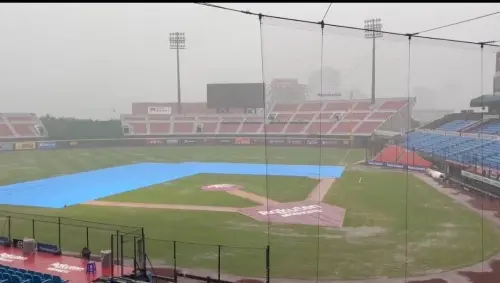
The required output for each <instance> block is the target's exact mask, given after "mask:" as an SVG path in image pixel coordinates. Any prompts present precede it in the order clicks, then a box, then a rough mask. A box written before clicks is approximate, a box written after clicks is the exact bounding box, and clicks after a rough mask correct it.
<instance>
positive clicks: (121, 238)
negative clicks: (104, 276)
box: [120, 235, 123, 276]
mask: <svg viewBox="0 0 500 283" xmlns="http://www.w3.org/2000/svg"><path fill="white" fill-rule="evenodd" d="M120 270H121V274H120V276H123V235H120Z"/></svg>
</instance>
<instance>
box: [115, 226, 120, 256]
mask: <svg viewBox="0 0 500 283" xmlns="http://www.w3.org/2000/svg"><path fill="white" fill-rule="evenodd" d="M119 238H120V231H119V230H116V263H117V264H120V252H119V250H120V247H119V245H120V243H119Z"/></svg>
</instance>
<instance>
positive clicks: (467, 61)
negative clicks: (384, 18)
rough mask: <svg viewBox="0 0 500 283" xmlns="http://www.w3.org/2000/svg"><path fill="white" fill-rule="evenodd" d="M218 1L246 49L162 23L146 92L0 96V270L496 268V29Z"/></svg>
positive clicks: (317, 277) (430, 274) (33, 277)
mask: <svg viewBox="0 0 500 283" xmlns="http://www.w3.org/2000/svg"><path fill="white" fill-rule="evenodd" d="M191 6H195V5H194V4H191ZM196 8H197V10H196V11H197V12H199V13H200V14H196V13H195V14H196V15H198V17H201V18H203V19H201V20H202V21H206V22H209V18H210V17H215V15H214V14H211V13H217V14H219V13H220V11H216V12H214V8H213V7H203V6H196ZM201 11H202V12H203V14H201V13H202V12H201ZM224 15H225V17H227V19H226V18H225V17H222V18H223V19H224V20H222V21H223V22H224V21H226V22H225V24H227V25H230V24H231V23H232V21H236V20H237V19H241V18H243V19H241V21H245V20H244V19H246V20H249V18H251V20H252V22H251V25H252V27H253V28H255V29H256V30H258V35H259V44H258V45H257V47H256V48H255V49H256V50H254V51H252V52H255V54H257V55H258V56H256V57H255V58H249V57H251V56H253V55H248V54H250V53H248V52H249V51H248V50H245V48H247V49H248V48H253V47H251V46H250V47H249V46H247V43H245V42H243V41H242V42H240V41H238V40H236V39H235V41H234V42H232V43H231V44H229V43H228V44H227V46H226V44H223V43H221V42H220V41H217V40H213V41H203V39H204V38H202V37H200V38H196V36H195V35H193V38H192V39H190V40H192V41H193V44H195V42H198V43H199V44H201V43H200V42H203V44H202V46H203V48H195V47H193V48H192V49H190V47H189V44H191V42H190V41H188V40H187V39H186V38H187V36H189V33H188V32H186V34H184V33H179V32H174V33H171V34H170V35H169V36H170V38H169V40H170V41H169V43H170V45H168V43H167V49H168V46H169V47H170V49H172V50H170V51H171V52H170V51H169V52H170V53H168V55H165V57H169V58H170V57H172V56H174V53H176V54H177V56H176V58H175V56H174V59H172V58H170V59H169V61H168V62H169V65H168V69H169V72H171V73H168V74H170V75H169V76H171V78H168V83H169V84H170V83H171V84H172V86H170V85H169V86H168V91H167V90H166V89H163V90H161V91H160V94H159V96H156V97H155V96H154V95H153V96H146V94H144V93H137V95H135V96H130V97H125V96H123V97H121V96H120V95H119V94H118V92H123V91H125V90H126V89H130V91H132V92H133V91H135V90H136V88H135V87H137V85H139V84H141V83H144V86H143V88H142V89H143V90H144V91H146V90H147V91H152V90H151V89H153V88H156V87H157V86H159V85H160V84H156V83H154V82H152V83H151V84H149V83H146V80H145V81H141V79H140V78H139V79H137V81H135V79H134V78H133V77H132V76H130V77H127V78H125V77H119V76H118V75H116V76H115V75H109V74H110V73H107V74H108V76H109V77H106V75H102V77H100V78H99V80H100V81H99V82H103V81H107V82H106V83H102V84H101V83H99V84H97V85H96V86H93V87H94V89H101V88H102V90H101V92H106V91H108V90H109V91H110V92H113V94H109V95H108V96H106V95H102V96H99V95H98V94H95V95H94V94H92V95H91V94H89V95H88V97H87V98H85V99H82V100H79V101H77V100H75V101H70V100H72V98H71V99H70V98H67V97H66V96H64V95H63V94H61V93H60V92H55V93H56V94H54V96H51V97H50V98H47V99H49V100H51V101H50V103H49V102H44V103H40V105H35V104H37V103H34V102H29V101H28V100H26V101H24V102H20V103H19V104H18V106H19V105H20V106H19V107H17V108H14V107H13V108H12V109H16V111H10V108H5V109H4V108H2V109H0V111H4V112H1V113H0V283H11V282H16V283H52V282H54V283H56V282H57V283H59V282H143V281H149V282H223V283H232V282H234V283H236V282H252V283H257V282H266V283H268V282H280V283H281V282H291V283H309V282H339V283H343V282H366V283H381V282H384V283H385V282H387V283H392V282H412V283H417V282H422V283H423V282H426V283H446V282H450V283H467V282H471V283H490V282H497V280H498V278H499V276H500V241H499V239H500V201H499V200H498V198H499V197H500V180H499V178H500V95H499V94H500V79H499V78H500V48H499V47H500V46H497V45H495V43H491V42H469V41H455V40H447V39H440V38H432V37H423V36H419V35H416V34H415V35H413V34H405V33H403V34H398V33H392V32H391V33H389V32H384V31H382V30H381V26H380V23H379V21H375V20H373V21H371V22H370V21H368V22H367V24H370V23H371V24H372V27H371V28H366V27H365V29H358V28H351V27H341V26H329V25H325V23H321V24H318V23H316V22H305V21H304V22H300V23H297V22H294V21H290V20H286V19H282V18H278V17H273V16H265V15H262V14H259V15H241V14H236V15H233V16H231V15H232V14H231V13H229V14H224ZM255 18H258V19H259V21H258V24H256V23H255ZM68 20H69V19H68ZM219 20H220V19H219ZM249 21H250V20H249ZM212 24H213V23H212ZM248 24H249V25H250V23H248ZM213 25H215V26H216V27H221V25H217V24H213ZM221 32H222V33H223V34H224V36H226V37H228V38H229V39H228V40H229V41H231V40H232V39H231V35H232V36H234V37H236V35H237V34H238V31H233V30H224V31H221ZM193 33H194V32H193ZM116 36H117V38H118V39H117V40H120V38H119V36H118V35H116ZM144 36H145V38H146V36H147V35H144ZM167 37H168V34H167ZM144 40H146V39H144ZM223 45H224V46H223ZM134 46H135V45H134ZM375 46H376V49H375ZM41 48H43V46H42V47H41ZM127 48H128V47H127ZM134 48H138V46H135V47H134ZM141 48H142V47H141ZM218 48H222V49H221V50H219V49H218ZM223 48H225V49H223ZM155 50H156V49H155ZM155 50H153V49H151V50H150V52H152V53H154V52H156V51H155ZM224 50H225V51H224ZM103 52H104V51H103ZM105 52H109V54H111V53H113V52H112V51H111V50H108V49H106V50H105ZM158 52H159V51H158ZM161 52H165V51H161ZM33 56H37V55H36V54H35V55H33ZM131 56H132V55H131ZM375 56H376V57H375ZM189 58H206V60H205V59H203V60H199V59H191V60H190V59H189ZM375 58H377V60H375ZM184 59H186V62H185V63H183V62H184V61H183V60H184ZM109 60H111V59H109ZM137 60H143V59H141V58H139V59H137ZM160 61H161V60H160ZM250 61H252V62H250ZM254 61H255V62H254ZM96 62H97V61H93V63H92V64H96V65H94V67H95V68H101V67H102V68H104V69H105V68H106V66H107V65H106V64H107V63H106V62H105V61H102V62H101V63H96ZM110 62H111V61H110ZM134 62H135V63H137V62H136V61H134ZM249 62H250V63H249ZM33 64H37V63H36V62H35V63H33ZM47 64H49V63H47ZM54 64H55V63H54ZM81 64H83V63H81ZM99 64H102V66H101V65H99ZM110 64H111V65H112V63H110ZM113 64H114V63H113ZM116 64H119V63H116ZM127 64H128V63H127ZM130 64H132V63H130ZM148 64H153V65H154V64H156V63H153V62H149V63H148ZM162 64H163V63H162ZM49 65H50V64H49ZM97 65H99V66H97ZM153 65H151V66H153ZM158 65H160V63H158ZM51 66H52V65H51ZM65 66H66V65H65ZM155 66H156V65H155ZM37 68H38V67H37V66H35V65H34V67H33V72H37V71H36V70H38V71H40V69H37ZM54 68H55V67H54ZM67 68H69V69H68V71H64V73H65V74H66V75H67V76H68V77H70V76H72V75H71V74H72V73H71V71H69V70H71V68H72V67H71V66H69V65H67ZM137 68H138V70H136V71H135V72H137V73H136V74H137V76H138V77H140V76H139V73H141V72H144V70H145V69H141V68H142V67H141V66H139V65H138V67H137ZM148 68H149V67H148ZM155 68H156V67H155ZM170 69H171V70H170ZM106 70H107V69H106ZM158 70H160V68H159V69H158ZM161 70H163V69H161ZM154 71H155V72H156V71H157V70H156V69H155V70H154ZM13 72H16V70H13ZM40 72H41V73H40V74H39V75H40V76H42V77H44V76H45V74H43V72H42V71H40ZM105 72H107V71H105ZM131 72H132V71H131ZM47 76H49V75H48V74H47ZM134 76H135V75H134ZM162 76H164V74H162ZM68 77H61V85H62V84H66V83H69V82H71V81H70V80H69V79H67V78H68ZM156 79H158V80H163V79H160V77H159V76H158V77H152V78H151V80H156ZM27 80H28V79H27ZM58 80H59V79H58ZM62 81H64V82H62ZM72 81H74V82H75V84H77V85H76V86H75V87H77V86H78V84H80V83H81V84H87V82H83V81H78V79H76V78H75V79H74V80H72ZM26 84H33V85H37V83H36V82H35V81H33V82H29V81H26ZM115 84H116V85H115ZM118 84H124V85H125V86H124V87H118V86H117V85H118ZM61 87H64V86H61ZM141 87H142V86H141ZM163 87H165V85H164V84H163ZM25 91H26V89H25V88H24V86H23V85H19V91H18V92H13V94H12V96H14V97H17V99H19V98H21V97H22V96H21V93H22V92H25ZM101 92H99V93H101ZM58 95H60V96H58ZM68 95H69V94H68ZM196 95H198V96H196ZM68 97H71V96H68ZM5 99H6V101H7V100H8V99H13V98H5ZM113 99H116V100H121V101H119V102H116V103H115V102H114V103H115V104H110V105H113V106H112V107H108V108H112V109H113V110H106V111H102V112H103V113H104V112H106V113H105V114H103V115H104V116H103V115H100V114H99V115H100V116H99V115H98V114H97V112H99V111H101V110H102V109H104V108H105V107H104V106H103V107H101V104H102V105H104V103H105V101H112V100H113ZM9 101H11V100H9ZM12 101H13V100H12ZM47 103H49V104H50V105H54V107H56V106H57V107H61V108H64V106H65V105H68V104H65V103H70V105H71V104H72V105H73V106H72V107H73V109H69V110H68V109H65V110H61V111H66V112H64V113H72V112H71V111H74V113H83V114H81V115H80V114H78V115H77V114H74V115H73V116H72V115H71V114H57V113H59V112H57V111H55V110H54V112H51V111H52V110H51V109H56V108H50V107H52V106H50V107H49V106H47V109H44V108H42V109H41V110H36V109H37V108H36V107H45V106H44V105H49V104H47ZM23 104H26V105H23ZM31 104H34V105H31ZM106 107H107V106H106ZM23 109H26V110H23ZM17 110H19V111H17ZM68 111H69V112H68ZM78 111H80V112H78ZM53 113H54V114H53ZM61 113H62V112H61ZM106 115H107V116H106ZM110 278H114V279H110ZM495 278H496V279H495ZM110 280H117V281H110ZM120 280H121V281H120ZM140 280H143V281H140Z"/></svg>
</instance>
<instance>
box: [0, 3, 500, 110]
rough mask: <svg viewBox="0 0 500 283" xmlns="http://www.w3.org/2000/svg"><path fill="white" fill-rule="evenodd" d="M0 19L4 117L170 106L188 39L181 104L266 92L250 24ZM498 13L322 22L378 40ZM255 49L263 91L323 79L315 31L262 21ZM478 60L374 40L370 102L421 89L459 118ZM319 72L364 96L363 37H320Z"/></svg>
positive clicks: (385, 15)
mask: <svg viewBox="0 0 500 283" xmlns="http://www.w3.org/2000/svg"><path fill="white" fill-rule="evenodd" d="M221 5H225V6H228V7H232V8H237V9H243V10H250V11H252V12H257V13H258V12H262V13H266V14H272V15H277V16H284V17H296V18H300V19H304V20H310V21H320V20H321V18H322V17H323V14H324V12H325V11H326V8H327V7H328V4H326V3H311V4H248V3H245V4H221ZM0 7H1V9H0V35H1V44H0V60H1V61H0V62H1V63H0V78H1V79H0V106H1V107H0V112H35V113H37V114H39V115H43V114H46V113H50V114H52V115H56V116H72V117H91V118H100V119H105V118H110V117H118V114H120V113H129V112H130V111H131V103H132V102H140V101H155V102H156V101H160V102H162V101H165V102H172V101H176V98H177V86H176V81H177V79H176V57H175V52H174V51H173V50H170V49H169V38H168V36H169V33H170V32H175V31H182V32H185V33H186V36H187V49H186V50H183V51H181V85H182V96H183V101H205V100H206V84H207V83H225V82H228V83H229V82H231V83H238V82H260V81H262V60H261V41H260V35H261V34H260V27H259V22H258V19H257V17H254V16H247V15H242V14H235V13H230V12H226V11H221V10H216V9H213V8H208V7H201V6H197V5H194V4H166V3H165V4H0ZM495 11H500V4H494V3H491V4H378V3H373V4H366V3H364V4H333V5H332V7H331V9H330V12H329V14H328V16H327V17H326V19H325V21H326V22H328V23H332V24H339V25H348V26H356V27H363V21H364V19H366V18H370V17H380V18H382V20H383V24H384V30H387V31H394V32H401V33H411V32H417V31H421V30H425V29H428V28H433V27H436V26H439V25H444V24H448V23H451V22H454V21H460V20H463V19H467V18H472V17H476V16H479V15H483V14H487V13H492V12H495ZM499 31H500V16H498V15H497V16H493V17H490V18H485V19H481V20H478V21H475V22H471V23H467V24H463V25H459V26H456V27H450V28H446V29H443V30H441V31H435V32H429V33H426V34H424V35H426V36H432V37H446V38H453V39H460V40H467V41H475V42H476V41H487V40H500V32H499ZM262 38H263V49H262V56H263V59H264V64H263V66H264V68H263V71H264V79H265V81H266V82H269V81H270V80H271V79H273V78H277V77H278V78H279V77H294V78H298V79H299V81H300V82H301V83H307V80H308V78H309V76H310V75H311V74H312V73H313V72H314V71H317V70H319V69H320V68H321V30H320V29H319V26H318V25H296V24H292V23H289V22H284V21H276V20H264V21H263V24H262ZM478 49H479V48H478V47H476V46H466V45H459V44H444V43H441V42H431V41H425V40H412V45H411V49H410V51H409V49H408V41H407V39H405V38H399V37H391V36H385V37H384V38H383V39H379V40H377V57H376V58H377V95H378V96H379V97H394V96H399V97H401V96H402V97H406V96H407V94H408V92H407V89H408V85H410V87H411V88H413V87H427V88H429V89H431V90H432V91H433V92H434V93H437V95H436V97H435V98H433V99H431V101H428V102H425V103H424V104H422V105H423V106H426V105H427V104H431V105H432V104H436V103H439V104H443V105H445V106H444V107H442V108H444V109H460V108H467V106H468V105H467V104H468V101H469V100H470V98H472V97H476V96H478V95H479V94H480V88H481V87H480V84H481V83H480V80H481V76H480V73H481V71H480V70H481V52H480V50H478ZM496 51H497V50H496V49H494V48H485V50H484V53H483V65H482V66H483V70H484V71H483V73H484V74H483V75H484V77H483V91H484V92H488V91H491V89H492V86H491V85H492V76H493V75H494V52H496ZM408 54H411V57H410V58H411V68H410V70H411V76H410V77H411V80H410V82H408V80H407V78H408V76H407V74H408ZM323 66H324V67H332V68H335V69H336V70H338V71H340V72H341V81H342V88H343V89H350V88H356V89H360V90H361V91H362V92H365V93H369V89H370V82H371V80H370V79H371V41H369V40H367V39H364V38H363V33H362V32H355V31H349V30H339V29H335V28H329V27H327V28H325V31H324V37H323ZM422 99H423V100H425V99H427V100H429V98H425V97H422ZM434 99H435V100H434ZM417 101H418V97H417ZM417 105H418V102H417ZM424 108H425V107H424ZM113 109H115V110H116V113H113Z"/></svg>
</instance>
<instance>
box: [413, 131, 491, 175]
mask: <svg viewBox="0 0 500 283" xmlns="http://www.w3.org/2000/svg"><path fill="white" fill-rule="evenodd" d="M405 147H406V148H408V149H410V150H414V151H417V152H423V153H426V154H429V155H433V156H436V157H443V158H446V159H448V160H451V161H455V162H459V163H462V164H468V165H471V164H477V165H484V166H487V167H490V168H495V169H496V168H499V169H500V141H498V140H489V139H488V140H485V139H476V138H472V137H462V136H450V135H448V136H447V135H442V134H439V133H432V132H412V133H409V134H408V136H407V142H406V144H405Z"/></svg>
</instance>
